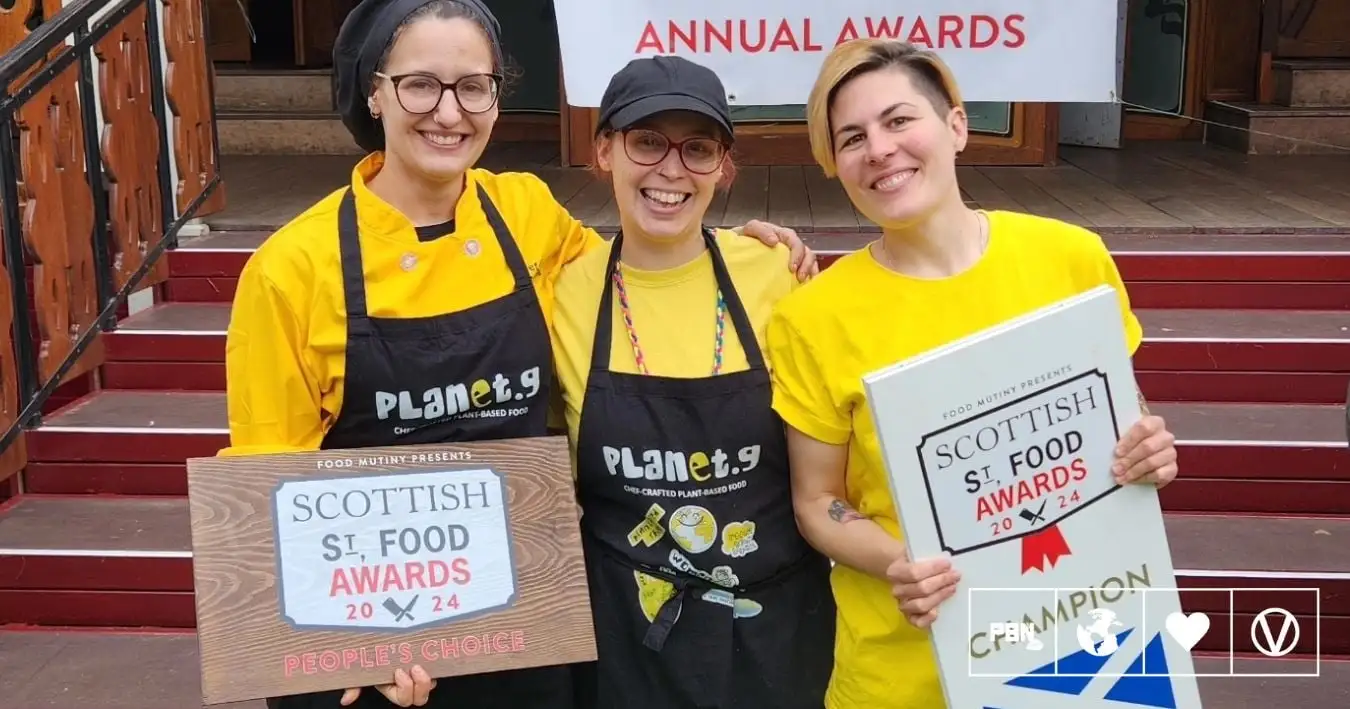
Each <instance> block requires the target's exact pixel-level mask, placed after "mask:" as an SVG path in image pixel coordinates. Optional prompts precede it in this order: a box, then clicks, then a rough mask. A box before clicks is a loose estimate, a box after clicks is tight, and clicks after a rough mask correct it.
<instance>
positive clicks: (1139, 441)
mask: <svg viewBox="0 0 1350 709" xmlns="http://www.w3.org/2000/svg"><path fill="white" fill-rule="evenodd" d="M1176 440H1177V439H1176V436H1174V435H1172V432H1171V431H1168V430H1167V423H1166V422H1164V421H1163V419H1162V417H1161V416H1151V415H1150V416H1145V417H1143V418H1141V419H1139V420H1138V421H1135V422H1134V425H1133V426H1131V427H1130V430H1128V431H1126V432H1125V435H1124V436H1121V438H1120V442H1119V443H1118V444H1116V450H1115V454H1116V461H1115V464H1113V465H1112V466H1111V474H1112V475H1114V476H1115V478H1116V483H1117V484H1120V485H1127V484H1129V483H1152V484H1154V485H1157V486H1158V489H1160V490H1161V489H1162V488H1164V487H1166V486H1167V484H1168V483H1170V482H1172V481H1173V480H1174V479H1176V477H1177V447H1176Z"/></svg>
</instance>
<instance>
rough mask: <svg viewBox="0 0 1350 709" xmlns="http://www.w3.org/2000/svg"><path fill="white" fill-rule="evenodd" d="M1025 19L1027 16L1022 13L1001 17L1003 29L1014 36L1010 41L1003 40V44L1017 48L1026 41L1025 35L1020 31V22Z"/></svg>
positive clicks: (1010, 47)
mask: <svg viewBox="0 0 1350 709" xmlns="http://www.w3.org/2000/svg"><path fill="white" fill-rule="evenodd" d="M1026 19H1027V18H1025V17H1023V16H1022V15H1008V16H1007V17H1005V18H1003V29H1005V30H1007V31H1008V34H1010V35H1012V36H1013V37H1015V38H1016V39H1013V40H1012V41H1008V40H1004V41H1003V46H1005V47H1007V48H1009V49H1017V48H1018V47H1021V46H1022V45H1024V44H1026V43H1027V35H1026V33H1025V32H1023V31H1022V23H1023V22H1025V21H1026Z"/></svg>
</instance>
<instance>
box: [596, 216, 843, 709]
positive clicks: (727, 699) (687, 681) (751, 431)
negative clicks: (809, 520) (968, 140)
mask: <svg viewBox="0 0 1350 709" xmlns="http://www.w3.org/2000/svg"><path fill="white" fill-rule="evenodd" d="M704 240H705V242H706V244H707V248H708V253H709V255H710V256H711V258H712V263H713V269H714V273H715V274H716V277H717V284H718V286H719V287H720V288H721V290H722V294H723V297H724V298H725V301H726V307H727V315H729V316H730V318H731V321H732V323H733V324H734V325H735V333H736V337H737V338H738V339H739V341H740V343H741V347H742V348H743V349H744V350H745V354H746V359H747V360H748V362H749V365H750V368H749V369H748V370H746V371H742V372H733V373H728V374H720V375H716V376H708V377H703V378H696V379H685V378H671V377H661V376H651V375H642V374H625V373H619V372H612V371H610V368H609V360H610V345H611V333H612V331H613V330H612V328H613V319H614V318H613V310H612V309H613V299H614V295H613V292H614V290H615V288H614V286H613V277H614V271H615V268H616V265H617V262H618V259H619V254H620V251H621V248H622V243H623V235H622V233H620V234H619V235H618V236H616V237H615V238H614V243H613V246H612V247H611V251H610V257H609V267H608V269H607V271H606V274H605V281H604V282H605V284H606V287H605V289H604V295H603V296H602V297H601V299H600V309H599V313H598V316H597V321H596V328H595V342H594V345H593V351H592V355H591V369H590V375H589V380H588V381H587V385H586V394H585V399H584V402H583V405H582V409H581V424H580V426H579V431H578V434H577V476H578V477H577V484H578V496H579V498H580V501H581V504H582V508H583V510H584V514H583V515H582V519H581V523H582V529H583V534H582V539H583V542H584V547H585V552H586V561H587V577H588V580H589V582H590V590H591V602H592V603H591V606H592V614H593V616H594V620H595V629H596V636H597V637H596V641H597V645H598V648H597V649H598V657H599V659H598V661H597V663H595V665H593V666H578V684H579V686H584V689H583V690H582V694H581V695H579V696H582V697H583V704H582V707H583V709H592V708H593V707H594V708H595V709H637V708H638V707H643V708H644V709H646V708H650V709H690V708H693V707H716V708H718V709H768V708H769V707H772V708H773V709H797V708H801V709H808V708H809V709H820V707H822V706H824V695H825V688H826V685H827V684H828V682H829V677H830V671H831V667H832V665H833V657H834V652H833V651H834V628H835V606H834V600H833V596H832V594H831V590H830V584H829V574H830V564H829V561H828V560H827V559H826V558H825V557H823V556H822V555H820V554H819V553H817V552H815V551H814V550H813V549H812V548H811V547H810V546H808V545H807V543H806V541H805V540H804V539H803V538H802V537H801V534H800V533H799V532H798V529H797V523H796V520H795V518H794V516H793V511H792V499H791V493H790V487H789V477H788V457H787V442H786V434H785V432H784V428H783V423H782V421H781V419H780V418H779V417H778V415H777V414H776V413H775V412H774V411H773V409H772V408H771V406H770V404H771V401H772V392H771V389H770V381H769V373H768V370H767V369H766V367H765V364H764V356H763V354H762V353H761V351H760V347H759V344H758V341H757V340H756V339H755V334H754V329H753V328H752V326H751V324H750V320H749V317H748V316H747V315H746V312H745V308H744V307H743V305H742V304H741V301H740V298H739V297H738V296H737V294H736V291H735V289H734V287H733V285H732V282H731V277H730V275H729V273H728V272H727V268H726V264H725V262H724V261H723V259H722V255H721V252H720V251H719V250H718V248H717V243H716V241H715V239H714V237H713V235H712V234H711V232H706V231H705V233H704ZM708 306H709V311H710V314H711V311H712V310H713V303H708ZM635 326H637V327H638V328H639V330H638V331H639V334H640V332H641V327H643V326H645V327H649V328H655V327H661V326H662V324H661V323H635ZM708 344H709V350H710V352H709V354H710V355H711V349H712V345H713V343H711V342H710V343H708ZM709 362H710V363H711V362H712V357H711V356H710V357H709ZM752 525H753V526H752ZM670 590H673V591H674V596H673V597H670V599H669V600H667V601H665V602H664V603H661V599H662V598H664V597H665V593H663V592H669V591H670ZM644 599H645V602H644ZM588 674H589V676H587V675H588Z"/></svg>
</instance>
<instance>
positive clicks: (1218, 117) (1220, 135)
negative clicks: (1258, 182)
mask: <svg viewBox="0 0 1350 709" xmlns="http://www.w3.org/2000/svg"><path fill="white" fill-rule="evenodd" d="M1272 71H1273V77H1274V89H1275V100H1274V102H1273V103H1269V104H1260V103H1252V102H1237V101H1210V102H1209V103H1208V104H1207V105H1206V106H1205V116H1204V117H1205V120H1208V121H1213V122H1214V123H1212V124H1210V125H1207V126H1206V128H1205V140H1206V141H1207V142H1210V143H1214V144H1216V145H1222V146H1224V147H1227V148H1232V149H1234V150H1240V151H1242V152H1244V153H1247V154H1249V155H1295V154H1301V155H1346V154H1350V59H1280V60H1276V61H1274V62H1273V65H1272ZM1216 124H1217V125H1216Z"/></svg>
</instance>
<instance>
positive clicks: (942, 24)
mask: <svg viewBox="0 0 1350 709" xmlns="http://www.w3.org/2000/svg"><path fill="white" fill-rule="evenodd" d="M965 24H966V21H965V19H964V18H962V17H961V16H960V15H943V16H942V17H939V18H938V46H939V47H958V48H959V47H960V46H961V28H962V27H964V26H965Z"/></svg>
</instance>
